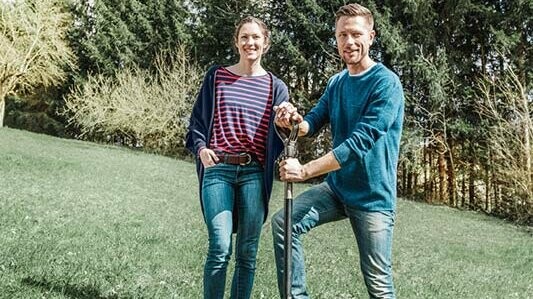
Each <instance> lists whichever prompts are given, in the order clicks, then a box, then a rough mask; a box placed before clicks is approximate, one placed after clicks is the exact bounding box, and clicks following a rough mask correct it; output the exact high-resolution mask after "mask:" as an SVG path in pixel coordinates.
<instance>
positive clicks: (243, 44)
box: [235, 22, 267, 61]
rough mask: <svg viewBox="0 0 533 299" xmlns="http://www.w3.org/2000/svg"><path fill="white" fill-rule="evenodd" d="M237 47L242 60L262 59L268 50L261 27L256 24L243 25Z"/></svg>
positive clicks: (238, 36) (236, 43) (236, 42)
mask: <svg viewBox="0 0 533 299" xmlns="http://www.w3.org/2000/svg"><path fill="white" fill-rule="evenodd" d="M235 47H237V49H238V50H239V56H240V58H241V59H247V60H254V61H255V60H258V59H261V56H263V53H264V52H265V49H266V48H267V41H266V39H265V35H264V34H263V31H262V30H261V27H260V26H259V25H258V24H257V23H255V22H250V23H245V24H243V25H242V26H241V28H240V29H239V34H238V35H237V40H236V41H235Z"/></svg>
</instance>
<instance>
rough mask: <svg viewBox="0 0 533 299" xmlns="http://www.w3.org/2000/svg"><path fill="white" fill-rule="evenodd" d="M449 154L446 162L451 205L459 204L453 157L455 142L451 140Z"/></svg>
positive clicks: (449, 202)
mask: <svg viewBox="0 0 533 299" xmlns="http://www.w3.org/2000/svg"><path fill="white" fill-rule="evenodd" d="M449 147H450V148H449V150H448V154H447V155H446V163H447V165H448V169H447V170H448V204H449V206H452V207H455V206H457V188H456V182H455V166H454V159H453V143H452V142H451V141H450V145H449Z"/></svg>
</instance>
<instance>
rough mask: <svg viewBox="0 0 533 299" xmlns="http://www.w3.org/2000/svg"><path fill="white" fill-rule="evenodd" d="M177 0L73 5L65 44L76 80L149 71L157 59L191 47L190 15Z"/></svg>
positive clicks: (117, 0) (80, 2)
mask: <svg viewBox="0 0 533 299" xmlns="http://www.w3.org/2000/svg"><path fill="white" fill-rule="evenodd" d="M184 2H185V1H181V0H151V1H140V0H98V1H89V0H77V1H74V2H73V4H72V5H71V11H72V14H73V15H74V20H75V22H74V24H75V25H74V26H73V28H72V29H71V30H70V32H69V40H70V43H71V45H72V48H73V49H74V52H75V54H76V56H77V57H78V61H79V74H78V75H79V76H80V77H81V78H82V79H83V78H86V77H87V76H88V75H91V74H92V75H95V74H105V75H109V76H113V75H114V74H115V72H116V71H117V70H121V69H124V68H127V67H131V66H133V65H135V66H136V67H140V68H141V69H150V68H152V67H153V65H152V62H153V61H154V60H155V58H156V56H157V55H159V54H161V53H162V52H167V53H169V55H168V59H171V57H172V56H173V55H172V54H173V52H175V51H176V50H177V49H178V48H179V45H183V46H187V45H189V44H190V42H191V37H190V34H189V33H188V28H187V27H186V25H185V24H186V22H187V20H188V19H189V18H190V14H189V12H188V11H187V9H186V8H185V4H184Z"/></svg>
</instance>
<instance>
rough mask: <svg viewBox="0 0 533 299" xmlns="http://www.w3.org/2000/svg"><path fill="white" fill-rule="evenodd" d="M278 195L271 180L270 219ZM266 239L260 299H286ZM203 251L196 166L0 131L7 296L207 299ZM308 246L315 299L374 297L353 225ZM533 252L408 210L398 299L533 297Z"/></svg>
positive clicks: (460, 220)
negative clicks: (281, 297) (366, 280)
mask: <svg viewBox="0 0 533 299" xmlns="http://www.w3.org/2000/svg"><path fill="white" fill-rule="evenodd" d="M306 187H307V186H306V185H297V186H296V193H298V192H300V191H301V190H303V189H304V188H306ZM281 198H282V185H281V184H279V183H276V184H275V186H274V192H273V200H272V202H271V211H273V210H277V209H278V208H279V207H281V205H282V201H281V200H280V199H281ZM270 234H271V232H270V227H269V223H267V224H266V225H265V227H264V231H263V236H262V239H261V245H260V252H259V257H258V266H257V267H258V271H257V275H256V283H255V286H254V294H253V298H276V297H277V289H276V284H275V269H274V261H273V256H272V245H271V235H270ZM206 242H207V241H206V230H205V227H204V225H203V220H202V216H201V212H200V209H199V204H198V199H197V180H196V175H195V173H194V166H193V165H192V164H191V163H187V162H183V161H177V160H174V159H170V158H166V157H161V156H156V155H150V154H144V153H141V152H134V151H130V150H126V149H121V148H117V147H111V146H104V145H97V144H92V143H87V142H79V141H73V140H63V139H57V138H52V137H49V136H44V135H37V134H33V133H28V132H23V131H17V130H12V129H7V128H3V129H0V298H42V297H45V298H201V281H202V276H201V275H202V266H203V260H204V254H205V248H206ZM304 244H305V245H304V246H305V249H306V259H307V261H308V262H307V271H308V281H309V289H310V292H311V295H313V298H365V297H366V295H365V288H364V285H363V282H362V277H361V274H360V272H359V270H358V257H357V248H356V246H355V241H354V238H353V235H352V232H351V230H350V227H349V224H348V222H347V221H341V222H337V223H334V224H327V225H324V226H323V227H321V228H319V229H316V230H314V231H312V232H311V233H310V234H309V235H308V236H305V238H304ZM532 248H533V237H532V236H531V234H528V233H527V232H526V231H525V229H523V228H517V227H515V226H513V225H511V224H509V223H505V222H503V221H501V220H497V219H493V218H490V217H487V216H484V215H480V214H476V213H472V212H463V211H458V210H454V209H450V208H447V207H442V206H429V205H426V204H421V203H415V202H410V201H404V200H400V201H399V203H398V217H397V224H396V229H395V243H394V275H395V283H396V288H397V292H398V297H399V298H528V296H531V295H530V294H533V270H532V269H533V249H532ZM228 276H231V275H228Z"/></svg>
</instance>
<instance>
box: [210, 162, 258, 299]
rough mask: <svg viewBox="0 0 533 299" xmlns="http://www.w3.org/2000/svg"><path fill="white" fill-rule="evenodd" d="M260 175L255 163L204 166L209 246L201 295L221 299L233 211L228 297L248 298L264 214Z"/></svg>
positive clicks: (228, 257) (224, 282)
mask: <svg viewBox="0 0 533 299" xmlns="http://www.w3.org/2000/svg"><path fill="white" fill-rule="evenodd" d="M263 176H264V174H263V168H262V166H261V165H260V164H258V163H257V162H252V163H250V164H249V165H245V166H240V165H230V164H224V163H220V164H217V165H215V166H212V167H208V168H206V169H205V174H204V180H203V185H202V204H203V208H204V214H205V219H206V223H207V230H208V233H209V249H208V253H207V260H206V262H205V267H204V298H209V299H211V298H224V288H225V284H226V269H227V266H228V261H229V260H230V257H231V253H232V240H231V237H232V227H233V213H234V212H235V213H237V214H238V215H236V216H237V218H238V228H237V236H236V248H237V253H236V258H235V272H234V273H233V282H232V285H231V298H250V294H251V292H252V286H253V282H254V275H255V264H256V255H257V248H258V245H259V236H260V234H261V228H262V225H263V219H264V216H265V206H264V198H263V197H264V193H265V192H264V184H263V179H264V178H263ZM234 207H235V209H234Z"/></svg>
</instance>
